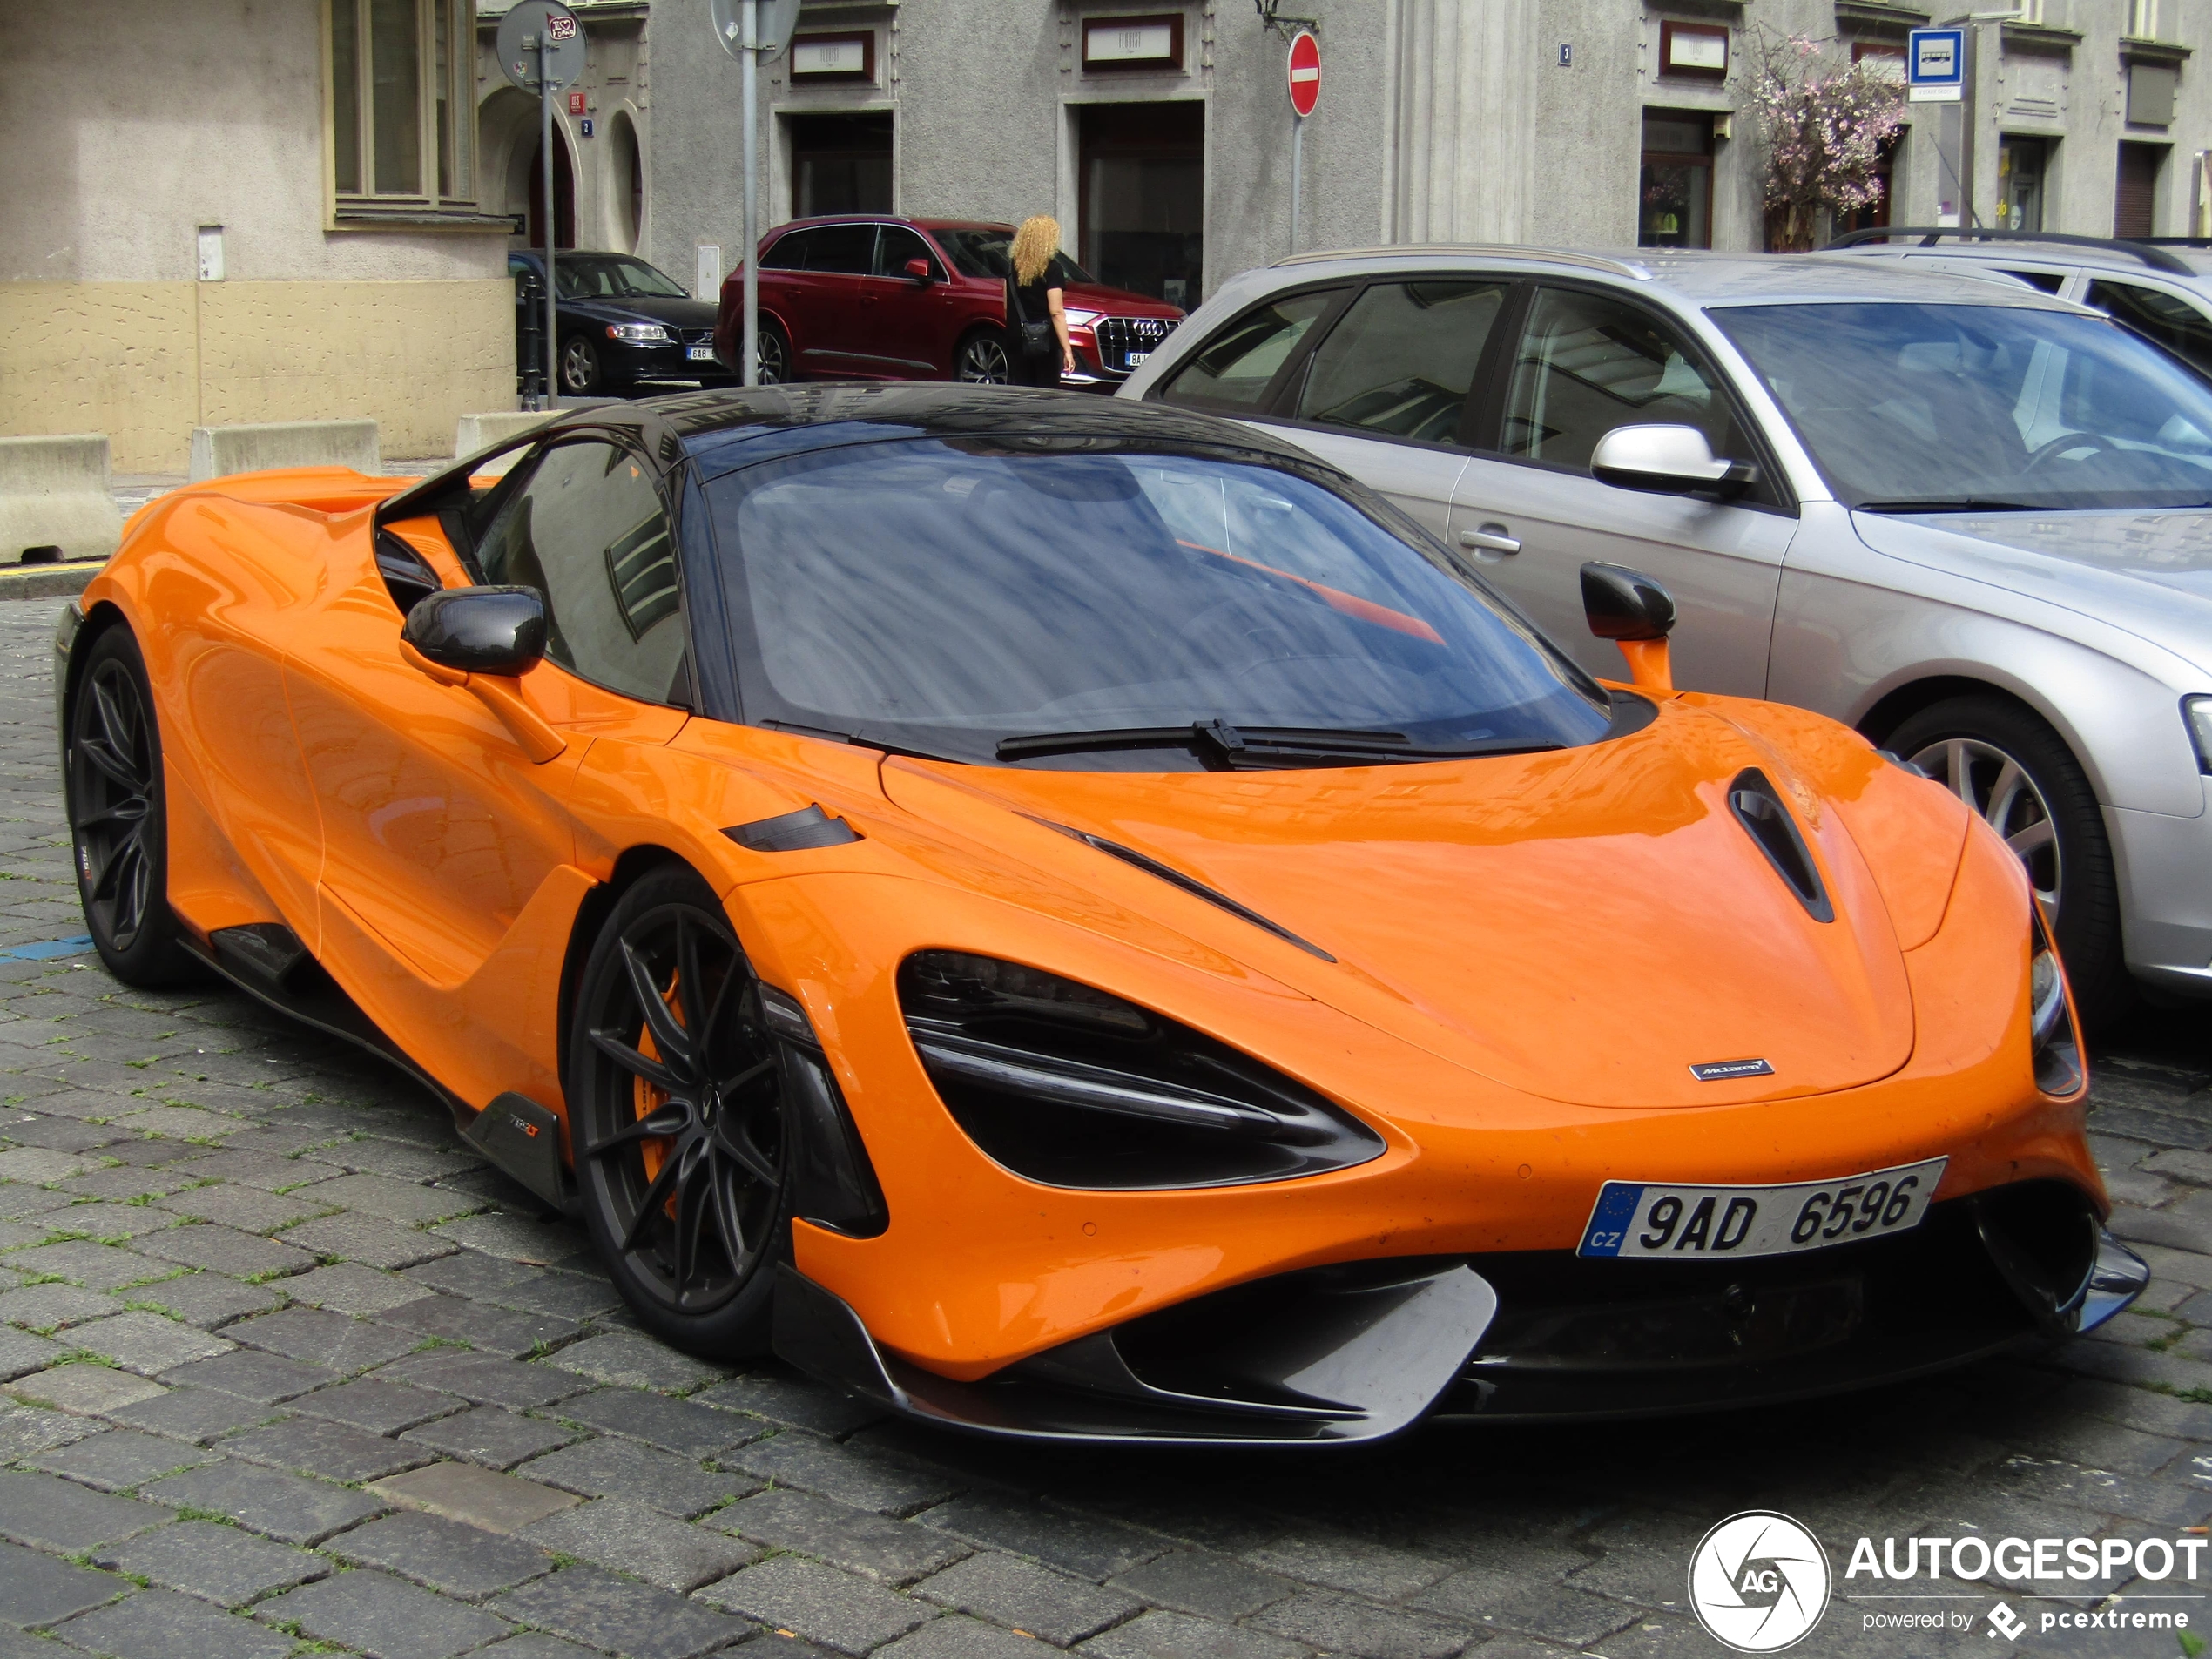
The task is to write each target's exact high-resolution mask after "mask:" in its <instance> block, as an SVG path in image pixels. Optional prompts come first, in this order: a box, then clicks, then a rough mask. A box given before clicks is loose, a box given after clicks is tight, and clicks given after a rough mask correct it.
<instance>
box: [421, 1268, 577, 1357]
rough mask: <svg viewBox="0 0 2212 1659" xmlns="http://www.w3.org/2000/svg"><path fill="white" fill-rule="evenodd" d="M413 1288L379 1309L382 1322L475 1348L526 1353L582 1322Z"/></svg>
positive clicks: (517, 1354)
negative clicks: (401, 1300) (410, 1294)
mask: <svg viewBox="0 0 2212 1659" xmlns="http://www.w3.org/2000/svg"><path fill="white" fill-rule="evenodd" d="M415 1290H416V1291H417V1296H416V1299H415V1300H414V1301H411V1302H408V1303H405V1304H403V1305H398V1306H395V1307H394V1308H392V1309H391V1310H390V1311H389V1312H381V1314H380V1318H381V1320H382V1322H383V1323H384V1324H386V1325H395V1326H397V1327H398V1328H400V1329H401V1330H404V1331H413V1332H419V1333H420V1334H421V1335H422V1336H426V1337H444V1338H446V1339H448V1340H451V1341H455V1342H465V1343H467V1344H468V1345H469V1346H470V1347H472V1348H474V1349H475V1350H476V1351H477V1352H480V1353H496V1354H504V1355H505V1356H507V1358H509V1359H525V1358H527V1357H529V1355H531V1354H533V1353H535V1352H537V1351H538V1349H539V1347H540V1346H541V1345H546V1346H550V1345H554V1344H556V1343H562V1342H566V1341H567V1340H568V1339H570V1338H571V1337H573V1336H575V1335H576V1333H577V1331H578V1330H580V1329H581V1328H582V1327H581V1326H579V1325H577V1324H576V1322H575V1321H573V1320H571V1319H556V1318H551V1317H550V1316H549V1315H546V1314H543V1313H518V1312H516V1311H515V1310H514V1309H512V1308H503V1307H497V1306H494V1305H489V1304H486V1303H482V1302H471V1301H469V1300H468V1299H467V1298H463V1297H458V1296H431V1295H422V1294H421V1287H420V1286H416V1287H415Z"/></svg>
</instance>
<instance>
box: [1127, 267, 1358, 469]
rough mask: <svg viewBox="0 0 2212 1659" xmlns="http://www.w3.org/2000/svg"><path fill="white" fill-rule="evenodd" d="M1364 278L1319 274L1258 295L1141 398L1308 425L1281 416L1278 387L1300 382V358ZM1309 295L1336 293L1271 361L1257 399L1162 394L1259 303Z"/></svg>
mask: <svg viewBox="0 0 2212 1659" xmlns="http://www.w3.org/2000/svg"><path fill="white" fill-rule="evenodd" d="M1369 280H1371V279H1368V278H1365V277H1351V278H1345V277H1341V276H1334V277H1322V278H1318V279H1317V280H1313V281H1312V282H1298V283H1293V284H1291V286H1289V287H1281V288H1276V289H1272V290H1271V291H1270V292H1268V293H1264V294H1261V295H1259V296H1258V297H1257V298H1255V299H1254V300H1253V301H1252V302H1251V304H1250V305H1248V306H1246V307H1244V309H1243V310H1242V311H1239V312H1238V314H1236V315H1235V316H1233V317H1231V318H1230V319H1229V320H1227V321H1226V322H1224V323H1223V324H1222V325H1221V326H1220V327H1217V328H1216V329H1215V330H1214V331H1213V332H1212V333H1211V334H1208V335H1207V336H1206V337H1205V338H1204V340H1202V341H1199V342H1198V343H1197V345H1196V346H1193V347H1191V348H1190V350H1189V351H1187V352H1184V353H1182V354H1179V355H1178V356H1177V359H1176V361H1175V367H1174V368H1173V369H1172V370H1171V371H1170V373H1168V374H1163V375H1162V376H1161V377H1160V378H1159V380H1158V381H1156V382H1155V383H1154V384H1153V385H1152V386H1151V388H1150V389H1148V390H1147V391H1146V392H1145V394H1144V401H1147V402H1150V403H1165V404H1167V405H1168V406H1169V407H1170V408H1178V409H1196V410H1197V411H1198V412H1199V413H1200V414H1202V415H1225V416H1227V417H1229V418H1230V419H1231V420H1241V421H1259V420H1264V421H1268V422H1270V423H1271V424H1279V425H1288V426H1298V425H1301V424H1310V423H1308V422H1301V421H1297V420H1295V419H1291V418H1286V417H1285V416H1284V415H1282V413H1281V409H1282V404H1283V394H1284V390H1285V387H1286V386H1288V385H1289V383H1290V382H1291V381H1293V380H1298V381H1303V379H1304V376H1305V362H1306V359H1307V358H1309V357H1311V356H1312V354H1313V347H1314V345H1315V343H1316V342H1317V341H1320V340H1321V339H1323V338H1324V337H1325V336H1326V335H1327V334H1328V333H1329V331H1330V330H1331V329H1332V328H1334V327H1336V326H1337V320H1338V319H1339V318H1340V317H1342V316H1343V315H1344V314H1345V307H1348V306H1349V305H1350V304H1351V303H1352V300H1354V299H1355V298H1357V297H1358V295H1359V291H1360V290H1361V289H1362V288H1364V287H1366V286H1367V283H1368V281H1369ZM1309 293H1330V294H1334V295H1335V296H1336V297H1335V299H1334V300H1332V302H1331V303H1330V304H1329V305H1328V306H1326V307H1324V308H1323V310H1322V311H1321V313H1320V314H1319V315H1318V316H1316V317H1315V318H1314V319H1313V322H1312V327H1309V328H1307V329H1306V331H1305V336H1304V337H1303V338H1302V339H1300V340H1299V341H1298V345H1297V346H1296V347H1294V348H1293V349H1292V350H1291V353H1290V354H1288V355H1287V356H1285V358H1284V359H1283V361H1281V362H1280V363H1278V364H1277V365H1276V367H1275V373H1274V374H1271V375H1270V376H1269V377H1268V381H1267V384H1266V386H1264V388H1261V391H1260V395H1259V397H1258V401H1255V402H1252V403H1249V404H1245V403H1231V402H1230V401H1228V400H1227V399H1226V398H1211V397H1190V396H1184V397H1177V398H1170V397H1169V396H1168V389H1169V388H1170V387H1171V386H1173V385H1174V383H1175V382H1176V381H1177V380H1179V379H1181V378H1182V376H1183V374H1184V371H1185V370H1186V369H1188V368H1190V365H1191V363H1192V361H1194V360H1196V359H1197V357H1199V356H1200V355H1202V354H1204V353H1205V352H1206V351H1208V350H1209V349H1211V347H1214V346H1215V345H1217V344H1218V343H1219V342H1220V341H1224V340H1226V339H1227V338H1228V337H1229V336H1230V334H1232V333H1233V332H1235V330H1236V328H1237V327H1238V325H1239V324H1240V323H1242V322H1243V321H1244V319H1245V318H1247V317H1249V316H1251V314H1252V313H1253V312H1255V311H1258V310H1259V309H1261V308H1262V307H1266V306H1275V305H1280V304H1281V303H1282V302H1283V301H1284V300H1295V299H1298V298H1299V297H1301V296H1302V295H1305V294H1309ZM1325 429H1326V430H1329V431H1332V432H1333V431H1335V430H1336V429H1337V428H1334V427H1331V428H1325Z"/></svg>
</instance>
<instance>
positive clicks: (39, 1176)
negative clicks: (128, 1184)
mask: <svg viewBox="0 0 2212 1659" xmlns="http://www.w3.org/2000/svg"><path fill="white" fill-rule="evenodd" d="M99 1167H100V1161H99V1159H98V1158H97V1157H78V1155H77V1154H76V1153H74V1152H57V1151H54V1150H51V1149H50V1148H47V1147H44V1146H17V1147H10V1148H9V1149H8V1150H6V1151H3V1152H0V1181H22V1182H25V1183H27V1184H30V1185H32V1186H41V1187H47V1186H52V1185H54V1184H56V1183H57V1182H62V1181H66V1180H68V1179H69V1178H70V1177H71V1176H73V1175H86V1174H89V1173H91V1171H92V1170H97V1169H98V1168H99Z"/></svg>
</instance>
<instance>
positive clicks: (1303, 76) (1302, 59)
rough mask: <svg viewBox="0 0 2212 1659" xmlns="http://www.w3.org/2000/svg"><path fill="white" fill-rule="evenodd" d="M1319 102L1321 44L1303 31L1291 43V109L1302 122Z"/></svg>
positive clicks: (1299, 31)
mask: <svg viewBox="0 0 2212 1659" xmlns="http://www.w3.org/2000/svg"><path fill="white" fill-rule="evenodd" d="M1320 101H1321V43H1320V42H1319V41H1318V40H1316V39H1314V37H1312V34H1311V33H1309V32H1308V31H1307V30H1303V29H1301V30H1298V34H1297V35H1296V36H1295V37H1293V38H1292V39H1291V109H1293V110H1294V111H1297V112H1298V118H1300V119H1301V120H1303V119H1304V118H1305V117H1307V116H1309V115H1311V114H1312V113H1313V106H1314V105H1317V104H1318V103H1319V102H1320Z"/></svg>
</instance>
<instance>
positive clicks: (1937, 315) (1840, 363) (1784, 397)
mask: <svg viewBox="0 0 2212 1659" xmlns="http://www.w3.org/2000/svg"><path fill="white" fill-rule="evenodd" d="M1712 316H1713V320H1715V321H1716V322H1717V323H1718V324H1719V325H1720V326H1721V327H1722V328H1723V330H1724V331H1725V332H1726V333H1727V334H1729V336H1730V338H1731V339H1733V340H1734V341H1736V343H1737V345H1738V346H1739V347H1742V348H1743V354H1744V355H1745V356H1746V357H1748V358H1750V360H1751V363H1752V366H1753V367H1754V368H1757V370H1758V372H1759V374H1760V375H1761V377H1762V378H1764V380H1765V381H1766V383H1767V385H1768V386H1769V387H1770V388H1772V389H1773V392H1774V395H1775V396H1776V398H1777V399H1778V400H1779V401H1780V402H1781V404H1782V407H1783V408H1784V410H1786V411H1787V412H1788V414H1789V416H1790V419H1791V422H1792V424H1794V425H1795V426H1796V428H1797V434H1798V435H1799V436H1800V437H1802V438H1803V439H1804V442H1805V447H1806V448H1809V449H1811V451H1812V453H1813V456H1814V458H1815V459H1816V460H1817V461H1818V462H1819V463H1820V466H1821V469H1822V470H1823V471H1824V472H1825V473H1826V474H1827V475H1828V478H1829V481H1830V482H1831V483H1832V484H1833V485H1834V487H1835V489H1836V490H1837V493H1838V495H1839V496H1841V497H1842V498H1843V499H1844V500H1845V501H1846V502H1850V503H1851V505H1852V506H1854V507H1869V508H1878V509H1882V510H1887V511H1892V512H1909V511H1911V510H1912V509H1914V508H1915V507H1925V509H1927V510H1931V511H1941V510H1946V509H1948V510H1954V511H1959V510H1973V509H1996V508H1999V507H2001V506H2006V505H2012V506H2019V507H2023V508H2038V509H2050V508H2067V507H2086V508H2137V507H2182V506H2191V507H2193V506H2199V505H2202V504H2205V503H2207V502H2212V388H2208V387H2207V386H2206V384H2205V382H2204V381H2201V380H2199V379H2198V378H2197V377H2196V376H2195V374H2191V373H2189V372H2188V370H2187V369H2185V368H2182V367H2181V366H2180V365H2179V364H2177V363H2175V361H2173V360H2172V359H2171V358H2168V356H2166V355H2165V354H2163V353H2161V352H2160V351H2158V350H2157V349H2156V348H2155V347H2151V346H2148V345H2145V344H2144V343H2143V342H2142V341H2139V340H2137V339H2135V338H2134V337H2133V336H2132V335H2130V334H2128V333H2126V332H2125V331H2124V330H2122V329H2121V328H2119V327H2115V326H2114V324H2112V323H2109V322H2107V321H2104V320H2101V319H2098V318H2094V317H2081V316H2074V315H2072V314H2067V313H2065V312H2057V311H2033V310H2028V309H2026V308H2022V307H2000V306H1930V305H1886V304H1884V305H1824V306H1747V307H1728V308H1724V309H1716V310H1715V311H1714V312H1713V313H1712Z"/></svg>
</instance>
